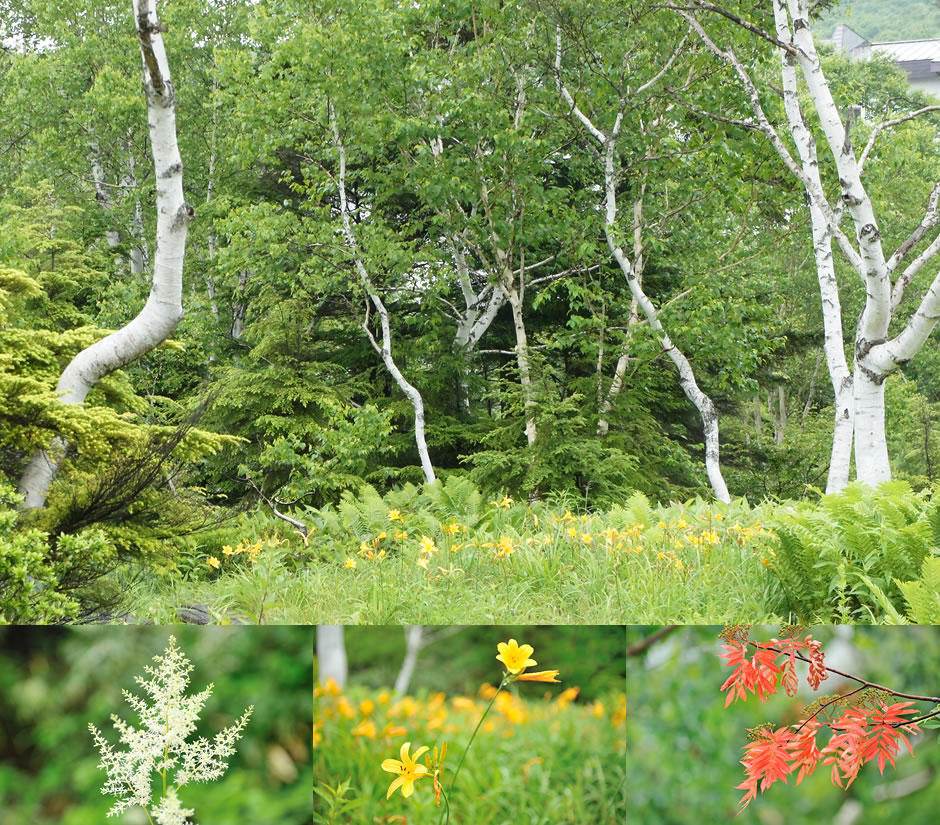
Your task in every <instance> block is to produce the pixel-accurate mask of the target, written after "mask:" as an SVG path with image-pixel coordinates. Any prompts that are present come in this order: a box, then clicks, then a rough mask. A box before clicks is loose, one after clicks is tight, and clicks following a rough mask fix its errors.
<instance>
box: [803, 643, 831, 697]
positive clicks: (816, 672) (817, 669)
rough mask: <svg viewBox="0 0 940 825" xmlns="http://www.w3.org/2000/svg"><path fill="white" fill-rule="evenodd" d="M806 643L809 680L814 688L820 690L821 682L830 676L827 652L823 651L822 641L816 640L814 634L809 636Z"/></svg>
mask: <svg viewBox="0 0 940 825" xmlns="http://www.w3.org/2000/svg"><path fill="white" fill-rule="evenodd" d="M805 644H806V654H807V656H809V676H808V677H807V681H808V682H809V685H810V687H811V688H812V689H813V690H819V683H820V682H822V680H823V679H825V678H827V677H828V676H829V673H828V672H827V671H826V662H825V654H824V653H823V652H822V642H818V641H816V639H814V638H813V637H812V636H807V637H806V642H805Z"/></svg>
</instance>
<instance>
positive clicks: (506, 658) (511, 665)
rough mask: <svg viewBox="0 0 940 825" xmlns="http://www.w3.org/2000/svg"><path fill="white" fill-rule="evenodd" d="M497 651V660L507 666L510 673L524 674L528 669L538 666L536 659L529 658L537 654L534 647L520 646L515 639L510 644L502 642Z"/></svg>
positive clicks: (497, 646)
mask: <svg viewBox="0 0 940 825" xmlns="http://www.w3.org/2000/svg"><path fill="white" fill-rule="evenodd" d="M496 649H497V650H498V651H499V655H498V656H497V657H496V660H497V661H499V662H502V663H503V664H504V665H506V670H508V671H509V672H510V673H513V674H518V673H522V671H523V670H525V669H526V668H527V667H530V666H531V665H537V664H538V662H536V661H535V659H530V658H529V656H531V655H532V654H533V653H534V652H535V648H533V647H532V645H520V644H519V643H518V642H517V641H516V640H515V639H510V640H509V643H508V644H507V643H506V642H500V643H499V644H498V645H496Z"/></svg>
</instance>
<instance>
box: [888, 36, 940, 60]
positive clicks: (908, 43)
mask: <svg viewBox="0 0 940 825" xmlns="http://www.w3.org/2000/svg"><path fill="white" fill-rule="evenodd" d="M871 47H872V49H874V50H875V51H878V52H882V53H886V54H890V55H891V57H893V58H894V59H895V60H896V61H897V62H898V63H907V62H908V61H914V60H931V61H933V60H940V39H933V40H892V41H888V42H886V43H872V44H871Z"/></svg>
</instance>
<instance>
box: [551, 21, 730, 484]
mask: <svg viewBox="0 0 940 825" xmlns="http://www.w3.org/2000/svg"><path fill="white" fill-rule="evenodd" d="M684 46H685V39H683V40H682V41H680V43H679V44H678V45H677V47H676V48H675V50H674V51H673V52H672V54H671V55H670V57H669V58H668V60H667V61H666V62H665V64H664V65H663V66H662V68H660V69H659V71H658V72H657V73H656V74H655V75H654V76H653V77H651V78H650V79H648V80H646V81H645V82H644V83H641V84H639V85H638V86H636V87H635V88H630V87H629V86H628V84H627V82H626V80H625V78H624V76H623V74H621V78H620V80H621V85H620V87H619V88H618V89H617V94H618V97H619V100H618V104H617V111H616V113H615V114H614V115H613V120H612V123H611V125H610V127H609V129H608V131H607V132H604V131H602V130H601V129H600V128H598V126H597V125H595V123H594V121H593V120H592V119H591V118H590V117H588V115H587V114H585V112H584V110H583V109H582V108H581V107H580V106H579V105H578V104H577V102H576V101H575V99H574V96H573V95H572V93H571V92H570V91H569V89H568V87H567V85H566V84H565V82H564V79H563V75H562V35H561V28H560V27H559V28H558V29H556V36H555V64H554V74H555V82H556V84H557V88H558V93H559V95H560V96H561V98H562V99H563V101H564V103H565V105H566V107H567V108H568V111H569V113H570V115H571V117H573V118H574V119H575V121H576V122H578V123H580V124H581V126H583V127H584V129H585V130H586V131H587V133H588V135H590V138H591V139H592V140H593V141H594V142H596V143H597V145H598V147H599V148H600V156H601V159H602V163H603V173H602V174H603V177H602V180H603V193H604V237H605V238H606V241H607V246H608V248H609V250H610V253H611V255H612V256H613V258H614V260H615V261H616V262H617V265H618V266H619V267H620V270H621V272H622V273H623V275H624V277H625V278H626V281H627V284H628V285H629V287H630V292H631V295H632V297H633V300H634V301H635V302H636V304H637V306H638V307H639V309H640V310H641V311H642V312H643V315H644V316H645V318H646V321H647V323H648V324H649V326H650V329H652V330H653V332H654V334H655V335H656V338H657V340H658V342H659V346H660V348H661V349H662V351H663V353H664V354H665V355H666V356H667V357H668V358H669V359H670V361H672V363H673V365H674V366H675V368H676V370H677V372H678V374H679V385H680V387H681V388H682V391H683V392H684V393H685V395H686V397H687V398H688V399H689V401H691V402H692V404H694V405H695V408H696V409H697V410H698V412H699V415H700V416H701V419H702V427H703V431H704V436H705V471H706V473H707V474H708V480H709V483H710V484H711V487H712V491H713V492H714V494H715V497H716V498H717V499H718V500H719V501H730V500H731V496H730V494H729V492H728V486H727V484H726V483H725V480H724V477H723V475H722V472H721V462H720V446H719V437H718V411H717V409H716V408H715V405H714V403H713V402H712V400H711V398H710V397H709V396H708V395H707V394H706V393H704V392H703V391H702V389H701V388H700V387H699V385H698V382H697V381H696V378H695V372H694V370H693V368H692V364H691V363H690V362H689V359H688V358H687V357H686V355H685V354H684V353H683V352H682V351H681V350H680V349H679V348H678V347H677V346H676V345H675V344H674V343H673V341H672V339H671V338H670V337H669V334H668V333H667V332H666V330H665V329H664V327H663V325H662V322H661V321H660V319H659V313H658V312H657V309H656V306H655V304H654V303H653V302H652V301H651V300H650V298H649V296H648V295H647V294H646V292H645V291H644V290H643V286H642V283H641V281H640V278H639V277H638V274H637V268H636V265H635V262H634V260H632V259H631V258H630V257H629V256H628V255H627V253H626V252H625V251H624V249H623V246H622V245H621V242H620V233H619V230H618V219H617V213H618V199H617V187H618V184H619V182H620V174H619V169H618V154H617V141H618V139H619V138H620V136H621V130H622V128H623V126H624V118H625V113H626V111H627V108H628V106H631V105H634V104H635V103H636V101H637V100H638V99H640V98H642V96H643V95H644V94H645V93H646V92H648V91H649V90H650V89H651V88H653V87H654V86H655V85H656V84H657V83H658V82H659V81H660V80H661V79H662V77H663V76H664V75H665V74H666V73H667V72H668V71H669V69H670V68H672V65H673V63H674V62H675V60H676V59H677V58H678V56H679V54H680V53H681V51H682V49H683V47H684ZM641 250H642V247H641V246H635V251H636V252H637V254H638V255H641V254H642V252H641ZM624 368H625V364H624ZM621 381H622V377H621ZM602 420H603V419H602Z"/></svg>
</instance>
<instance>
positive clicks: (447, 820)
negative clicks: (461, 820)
mask: <svg viewBox="0 0 940 825" xmlns="http://www.w3.org/2000/svg"><path fill="white" fill-rule="evenodd" d="M441 796H443V797H444V814H445V817H444V825H450V801H449V800H448V799H447V794H446V793H444V786H443V785H441Z"/></svg>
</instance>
